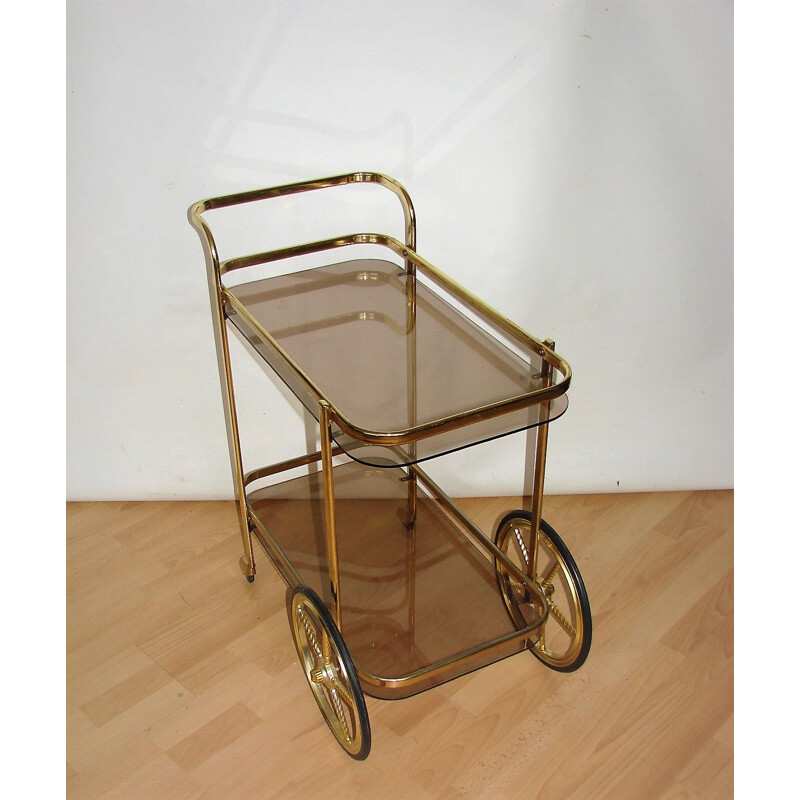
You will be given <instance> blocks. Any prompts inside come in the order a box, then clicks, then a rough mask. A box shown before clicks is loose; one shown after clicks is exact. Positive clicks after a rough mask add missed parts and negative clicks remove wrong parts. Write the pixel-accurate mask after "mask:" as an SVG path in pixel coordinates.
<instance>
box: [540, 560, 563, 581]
mask: <svg viewBox="0 0 800 800" xmlns="http://www.w3.org/2000/svg"><path fill="white" fill-rule="evenodd" d="M558 566H559V565H558V561H556V562H555V563H554V564H553V566H552V568H551V570H550V571H549V572H548V573H547V575H545V576H544V578H542V584H543V585H544V586H552V585H553V578H555V576H556V573H557V572H558Z"/></svg>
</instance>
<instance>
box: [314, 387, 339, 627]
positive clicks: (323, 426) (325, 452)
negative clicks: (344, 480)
mask: <svg viewBox="0 0 800 800" xmlns="http://www.w3.org/2000/svg"><path fill="white" fill-rule="evenodd" d="M319 438H320V453H321V455H322V484H323V492H324V496H323V505H324V511H325V544H326V547H327V551H328V576H329V579H330V588H331V603H332V609H331V610H332V612H333V619H334V622H336V625H337V627H338V628H339V630H340V631H341V630H342V606H341V602H340V598H339V549H338V546H337V544H336V514H335V506H334V495H333V453H332V448H331V418H330V406H329V405H328V404H327V403H325V402H321V403H320V404H319Z"/></svg>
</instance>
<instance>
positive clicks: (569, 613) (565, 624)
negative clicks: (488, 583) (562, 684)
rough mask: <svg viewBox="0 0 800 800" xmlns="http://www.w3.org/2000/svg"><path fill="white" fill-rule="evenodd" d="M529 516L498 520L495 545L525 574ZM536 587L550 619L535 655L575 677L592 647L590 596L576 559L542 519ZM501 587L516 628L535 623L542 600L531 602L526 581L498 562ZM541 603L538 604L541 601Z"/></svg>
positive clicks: (514, 513)
mask: <svg viewBox="0 0 800 800" xmlns="http://www.w3.org/2000/svg"><path fill="white" fill-rule="evenodd" d="M530 530H531V513H530V511H522V510H520V511H512V512H511V513H510V514H507V515H506V516H505V517H503V519H502V520H501V521H500V524H499V525H498V526H497V533H496V534H495V544H496V545H497V547H498V548H499V549H500V550H502V551H503V552H504V553H505V554H506V555H507V556H509V558H511V560H512V561H513V562H514V563H515V564H516V565H517V566H519V567H520V568H521V569H522V570H523V571H527V569H528V565H529V563H530V554H529V552H528V544H527V543H528V542H529V541H530ZM536 566H537V569H536V582H537V583H538V584H539V586H540V587H541V588H542V592H543V594H544V596H545V599H546V600H547V606H548V612H549V613H548V616H547V620H546V621H545V624H544V625H543V626H542V627H541V630H540V636H539V640H538V641H535V642H532V643H531V645H530V649H531V651H532V652H533V654H534V655H535V656H536V657H537V658H538V659H539V660H540V661H542V662H543V663H545V664H546V665H547V666H548V667H550V668H551V669H554V670H557V671H558V672H574V671H575V670H576V669H578V668H579V667H580V666H581V665H582V664H583V662H584V661H586V657H587V656H588V655H589V648H590V647H591V644H592V613H591V610H590V608H589V597H588V595H587V594H586V587H585V586H584V584H583V578H582V577H581V574H580V572H579V571H578V567H577V565H576V563H575V559H574V558H573V557H572V554H571V553H570V552H569V550H568V549H567V546H566V545H565V544H564V542H563V541H562V540H561V537H560V536H559V535H558V534H557V533H556V532H555V531H554V530H553V529H552V528H551V527H550V526H549V525H548V524H547V523H546V522H545V521H544V520H542V523H541V526H540V529H539V552H538V556H537V564H536ZM495 570H496V572H497V583H498V585H499V587H500V592H501V594H502V595H503V602H504V603H505V605H506V608H507V609H508V613H509V614H510V615H511V619H512V620H513V622H514V624H515V625H516V626H517V627H518V628H525V627H527V626H528V625H530V624H532V623H533V622H534V620H535V619H536V618H537V616H539V615H540V614H541V611H542V609H541V608H539V607H537V600H538V598H531V597H530V596H529V592H528V591H526V589H525V587H524V585H523V584H522V582H521V581H520V580H519V579H518V578H515V577H514V575H513V574H510V573H509V571H508V569H507V568H506V567H505V566H504V565H503V563H502V562H500V561H498V560H497V559H495ZM539 602H540V601H539Z"/></svg>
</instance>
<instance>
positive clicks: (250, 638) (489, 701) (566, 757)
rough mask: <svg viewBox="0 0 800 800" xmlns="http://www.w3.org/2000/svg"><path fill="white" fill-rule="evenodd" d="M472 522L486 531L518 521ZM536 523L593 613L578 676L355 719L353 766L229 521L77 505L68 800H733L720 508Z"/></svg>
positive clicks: (447, 691)
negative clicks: (242, 562)
mask: <svg viewBox="0 0 800 800" xmlns="http://www.w3.org/2000/svg"><path fill="white" fill-rule="evenodd" d="M463 505H464V507H466V508H468V510H469V511H471V513H472V514H473V515H474V517H475V519H476V520H477V521H478V522H479V523H480V524H482V525H484V527H485V529H489V528H491V527H492V525H493V523H494V521H495V520H497V519H499V518H500V517H501V516H502V515H503V514H504V513H505V511H506V510H508V509H510V508H513V507H516V506H517V505H518V503H517V502H516V501H514V500H503V499H498V498H491V499H488V500H471V501H463ZM545 517H546V518H547V520H548V521H549V522H550V523H551V524H552V525H553V526H554V527H555V528H556V530H558V531H559V532H560V533H561V535H562V537H563V538H564V539H565V541H566V542H567V543H568V545H569V547H570V549H571V550H572V552H573V554H574V556H575V558H576V560H577V562H578V564H579V566H580V568H581V571H582V573H583V576H584V580H585V582H586V586H587V589H588V592H589V597H590V599H591V604H592V612H593V620H594V640H593V646H592V651H591V653H590V655H589V659H588V660H587V662H586V664H585V665H584V666H583V668H582V669H581V670H579V671H578V672H576V673H574V674H572V675H563V674H560V673H555V672H552V671H550V670H548V669H547V668H546V667H544V666H543V665H542V664H540V663H539V662H538V661H537V660H536V659H535V658H534V657H533V656H531V655H529V654H527V653H522V654H519V655H516V656H513V657H511V658H509V659H506V660H505V661H502V662H499V663H497V664H494V665H491V666H489V667H486V668H484V669H482V670H479V671H478V672H475V673H473V674H471V675H468V676H466V677H463V678H459V679H457V680H455V681H452V682H451V683H449V684H446V685H445V686H442V687H439V688H436V689H433V690H430V691H428V692H425V693H423V694H420V695H417V696H416V697H412V698H409V699H406V700H398V701H393V702H388V701H380V700H374V699H372V698H368V699H367V705H368V710H369V716H370V722H371V726H372V753H371V755H370V756H369V758H368V759H367V760H366V761H364V762H355V761H353V760H351V759H350V758H349V757H348V756H347V755H346V754H345V753H344V752H343V751H342V750H341V749H340V748H339V746H338V745H337V744H336V742H335V740H334V739H333V736H332V735H331V734H330V732H329V730H328V728H327V727H326V726H325V724H324V722H323V720H322V717H321V716H320V714H319V711H318V710H317V707H316V704H315V702H314V700H313V698H312V695H311V693H310V691H309V689H308V686H307V684H306V681H305V677H304V676H303V674H302V672H301V669H300V667H299V665H298V662H297V658H296V654H295V650H294V645H293V643H292V639H291V635H290V633H289V626H288V621H287V617H286V611H285V587H284V584H283V583H282V581H281V580H280V579H279V578H278V577H277V574H276V573H275V571H274V570H273V569H272V568H271V567H270V565H269V563H268V562H267V561H266V560H265V559H263V558H262V561H261V562H260V563H261V569H260V571H259V573H258V576H257V577H256V580H255V583H253V584H248V583H247V582H246V581H245V580H244V579H243V577H242V575H241V573H240V572H239V567H238V560H239V556H240V550H241V544H240V539H239V536H238V532H237V527H236V525H237V523H236V516H235V510H234V507H233V505H232V504H231V503H201V502H194V503H190V502H186V503H72V504H68V506H67V680H66V687H67V797H68V798H70V799H71V800H84V798H87V799H88V798H135V799H136V800H161V798H171V799H172V798H174V799H175V800H184V799H185V800H195V798H225V799H226V800H233V799H235V798H248V800H252V798H271V797H279V798H306V797H311V796H318V797H324V798H340V797H341V798H362V797H363V798H412V799H414V800H416V799H417V798H423V799H424V798H455V799H456V800H457V799H458V798H525V799H526V800H534V798H535V799H536V800H546V799H547V798H561V799H562V800H566V798H590V799H591V800H597V799H599V798H606V797H608V798H615V800H624V799H625V798H632V799H633V800H658V799H659V798H664V799H665V800H666V799H667V798H669V799H670V800H673V799H674V800H677V799H678V798H686V799H687V800H692V799H693V798H730V797H733V492H692V493H659V494H627V495H626V494H619V495H604V496H600V495H586V496H574V497H566V496H565V497H547V498H545ZM498 602H500V600H499V597H498Z"/></svg>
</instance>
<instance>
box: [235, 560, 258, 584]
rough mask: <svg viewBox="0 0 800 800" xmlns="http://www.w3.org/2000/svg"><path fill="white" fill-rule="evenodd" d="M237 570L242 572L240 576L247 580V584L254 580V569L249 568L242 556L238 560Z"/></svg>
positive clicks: (247, 562)
mask: <svg viewBox="0 0 800 800" xmlns="http://www.w3.org/2000/svg"><path fill="white" fill-rule="evenodd" d="M239 569H240V570H241V571H242V575H244V576H245V578H247V582H248V583H252V582H253V581H254V580H255V579H256V569H255V567H253V566H251V565H250V562H249V561H248V560H247V559H246V558H245V557H244V556H242V557H241V558H240V559H239Z"/></svg>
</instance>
